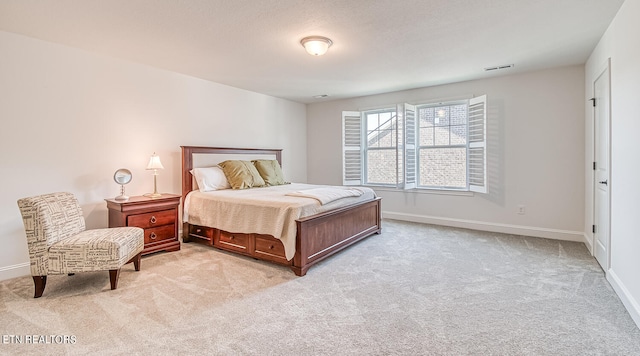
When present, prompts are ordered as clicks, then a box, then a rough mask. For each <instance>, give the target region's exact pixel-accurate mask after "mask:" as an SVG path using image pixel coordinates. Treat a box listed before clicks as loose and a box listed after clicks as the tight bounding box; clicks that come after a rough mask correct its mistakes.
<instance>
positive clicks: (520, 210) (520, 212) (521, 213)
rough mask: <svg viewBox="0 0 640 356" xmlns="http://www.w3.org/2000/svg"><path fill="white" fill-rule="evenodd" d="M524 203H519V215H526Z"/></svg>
mask: <svg viewBox="0 0 640 356" xmlns="http://www.w3.org/2000/svg"><path fill="white" fill-rule="evenodd" d="M524 211H525V209H524V205H522V204H520V205H518V215H524Z"/></svg>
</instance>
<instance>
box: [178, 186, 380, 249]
mask: <svg viewBox="0 0 640 356" xmlns="http://www.w3.org/2000/svg"><path fill="white" fill-rule="evenodd" d="M322 187H328V186H322V185H310V184H302V183H293V184H287V185H279V186H273V187H264V188H252V189H243V190H232V189H225V190H216V191H211V192H199V191H193V192H191V193H189V194H188V195H187V198H186V199H185V203H184V216H183V219H184V221H185V222H188V223H190V224H192V225H201V226H208V227H213V228H217V229H220V230H223V231H227V232H233V233H247V234H249V233H256V234H265V235H271V236H273V237H275V238H278V239H280V240H281V241H282V244H283V245H284V250H285V256H286V258H287V260H291V259H292V258H293V256H294V255H295V251H296V220H297V219H299V218H303V217H308V216H312V215H315V214H319V213H322V212H326V211H331V210H334V209H337V208H341V207H344V206H348V205H352V204H355V203H358V202H362V201H367V200H372V199H374V198H375V193H374V192H373V190H372V189H370V188H363V187H358V188H356V189H359V190H362V192H363V194H362V195H361V196H358V197H345V198H342V199H338V200H334V201H332V202H330V203H327V204H324V205H322V204H320V202H319V201H317V200H316V199H313V198H307V197H297V196H288V195H286V194H287V193H291V192H295V191H302V190H305V189H313V188H322Z"/></svg>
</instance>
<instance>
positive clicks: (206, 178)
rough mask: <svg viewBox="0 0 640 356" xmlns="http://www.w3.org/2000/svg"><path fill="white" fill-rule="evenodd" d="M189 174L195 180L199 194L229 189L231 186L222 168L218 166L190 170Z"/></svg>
mask: <svg viewBox="0 0 640 356" xmlns="http://www.w3.org/2000/svg"><path fill="white" fill-rule="evenodd" d="M191 174H193V176H194V177H195V178H196V182H197V183H198V188H199V189H200V191H201V192H208V191H211V190H221V189H231V185H229V182H228V181H227V177H225V175H224V172H223V171H222V168H220V167H218V166H215V167H205V168H194V169H192V170H191Z"/></svg>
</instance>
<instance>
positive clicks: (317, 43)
mask: <svg viewBox="0 0 640 356" xmlns="http://www.w3.org/2000/svg"><path fill="white" fill-rule="evenodd" d="M300 44H301V45H302V46H303V47H304V49H305V50H307V53H309V54H310V55H312V56H321V55H323V54H325V53H327V51H328V50H329V47H331V45H332V44H333V41H331V40H330V39H328V38H326V37H322V36H309V37H305V38H303V39H301V40H300Z"/></svg>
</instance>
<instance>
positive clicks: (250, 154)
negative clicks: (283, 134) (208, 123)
mask: <svg viewBox="0 0 640 356" xmlns="http://www.w3.org/2000/svg"><path fill="white" fill-rule="evenodd" d="M180 147H181V148H182V201H183V202H184V201H185V199H186V197H187V194H189V192H190V191H192V190H193V179H192V177H191V173H190V172H189V171H191V170H192V169H193V168H198V167H207V166H213V165H216V164H218V163H220V162H222V161H225V160H228V159H242V160H247V161H249V160H252V159H276V160H277V161H278V163H280V165H281V166H282V149H279V148H276V149H262V148H227V147H202V146H180Z"/></svg>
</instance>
